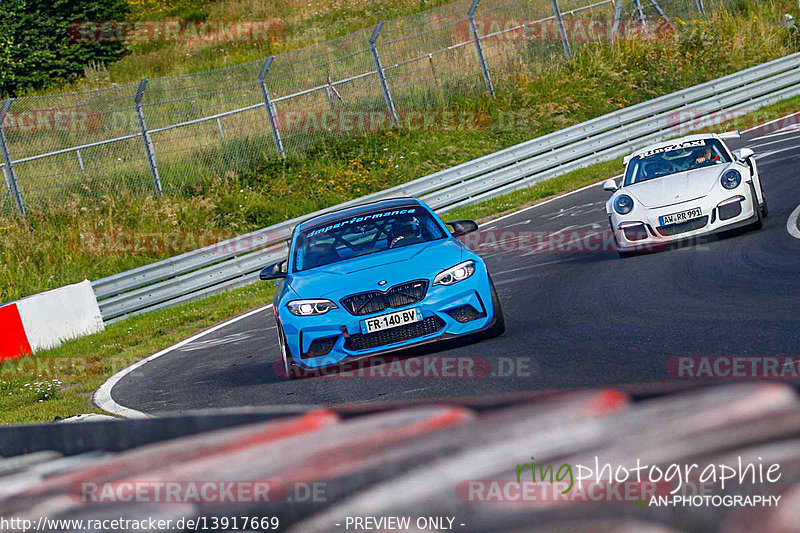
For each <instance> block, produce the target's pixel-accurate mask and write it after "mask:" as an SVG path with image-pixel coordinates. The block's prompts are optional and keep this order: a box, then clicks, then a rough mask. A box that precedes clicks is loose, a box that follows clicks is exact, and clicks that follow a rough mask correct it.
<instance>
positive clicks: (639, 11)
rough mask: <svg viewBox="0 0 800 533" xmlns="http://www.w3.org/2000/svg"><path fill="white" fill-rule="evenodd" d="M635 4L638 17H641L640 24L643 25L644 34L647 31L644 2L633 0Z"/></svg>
mask: <svg viewBox="0 0 800 533" xmlns="http://www.w3.org/2000/svg"><path fill="white" fill-rule="evenodd" d="M633 5H634V6H635V7H636V13H637V14H638V15H637V18H638V19H639V24H641V25H642V34H643V35H644V33H645V32H647V16H646V15H645V14H644V10H643V9H642V2H641V0H633Z"/></svg>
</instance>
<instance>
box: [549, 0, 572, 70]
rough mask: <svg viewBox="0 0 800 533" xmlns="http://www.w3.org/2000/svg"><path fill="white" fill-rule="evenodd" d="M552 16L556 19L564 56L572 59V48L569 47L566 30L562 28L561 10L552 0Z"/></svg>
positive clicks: (554, 0)
mask: <svg viewBox="0 0 800 533" xmlns="http://www.w3.org/2000/svg"><path fill="white" fill-rule="evenodd" d="M553 15H555V17H556V24H557V25H558V33H559V34H561V44H563V45H564V55H566V56H567V59H569V58H570V57H572V47H571V46H570V45H569V38H568V37H567V30H566V28H564V19H563V18H562V17H561V9H559V7H558V0H553Z"/></svg>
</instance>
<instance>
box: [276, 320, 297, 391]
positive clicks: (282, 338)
mask: <svg viewBox="0 0 800 533" xmlns="http://www.w3.org/2000/svg"><path fill="white" fill-rule="evenodd" d="M278 345H279V346H280V347H281V359H282V360H283V369H284V371H285V372H286V377H287V378H289V379H299V378H300V370H299V368H298V367H297V365H296V364H294V358H292V354H291V352H289V346H288V344H287V342H286V335H284V334H283V328H281V327H280V326H278Z"/></svg>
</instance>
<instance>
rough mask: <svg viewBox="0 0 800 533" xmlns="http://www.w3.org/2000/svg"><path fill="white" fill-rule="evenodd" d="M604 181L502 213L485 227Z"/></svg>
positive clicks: (619, 176) (616, 177) (615, 177)
mask: <svg viewBox="0 0 800 533" xmlns="http://www.w3.org/2000/svg"><path fill="white" fill-rule="evenodd" d="M621 177H622V174H620V175H618V176H614V178H613V179H619V178H621ZM606 179H610V178H606ZM605 181H606V180H603V181H599V182H597V183H592V184H591V185H587V186H586V187H581V188H580V189H575V190H574V191H569V192H565V193H564V194H560V195H558V196H554V197H553V198H548V199H547V200H545V201H543V202H539V203H538V204H533V205H529V206H528V207H523V208H522V209H519V210H517V211H512V212H511V213H508V214H505V215H503V216H501V217H498V218H495V219H492V220H490V221H489V222H487V223H486V225H487V227H486V228H485V229H491V226H494V225H495V224H496V223H498V222H500V221H501V220H505V219H507V218H509V217H513V216H514V215H518V214H520V213H524V212H525V211H530V210H531V209H534V208H536V207H540V206H543V205H545V204H549V203H550V202H554V201H556V200H560V199H561V198H565V197H567V196H571V195H573V194H575V193H579V192H581V191H585V190H586V189H591V188H592V187H597V186H598V185H602V184H603V183H605Z"/></svg>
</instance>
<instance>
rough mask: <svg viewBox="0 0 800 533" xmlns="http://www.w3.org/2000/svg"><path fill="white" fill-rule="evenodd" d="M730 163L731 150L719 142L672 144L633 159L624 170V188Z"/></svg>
mask: <svg viewBox="0 0 800 533" xmlns="http://www.w3.org/2000/svg"><path fill="white" fill-rule="evenodd" d="M730 162H731V158H730V156H729V155H728V151H727V150H726V149H725V147H724V146H723V145H722V142H721V141H719V140H718V139H697V140H694V141H686V142H682V143H676V144H670V145H667V146H662V147H659V148H653V149H651V150H648V151H646V152H644V153H642V154H639V155H637V156H636V157H634V158H632V159H631V160H630V162H628V168H627V170H626V171H625V185H632V184H634V183H640V182H642V181H647V180H651V179H653V178H660V177H662V176H668V175H670V174H675V173H677V172H684V171H687V170H694V169H698V168H705V167H709V166H713V165H722V164H724V163H730Z"/></svg>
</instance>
